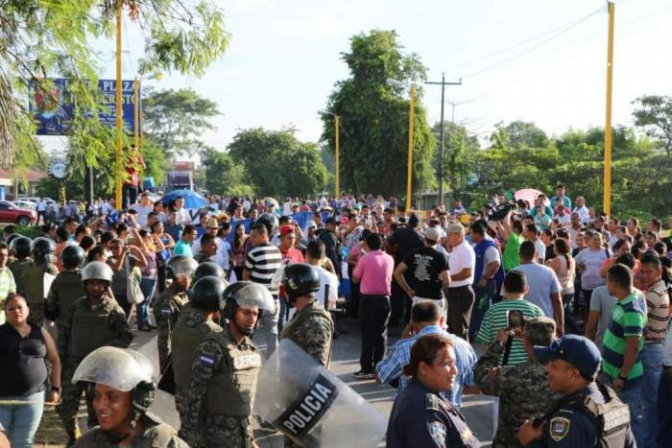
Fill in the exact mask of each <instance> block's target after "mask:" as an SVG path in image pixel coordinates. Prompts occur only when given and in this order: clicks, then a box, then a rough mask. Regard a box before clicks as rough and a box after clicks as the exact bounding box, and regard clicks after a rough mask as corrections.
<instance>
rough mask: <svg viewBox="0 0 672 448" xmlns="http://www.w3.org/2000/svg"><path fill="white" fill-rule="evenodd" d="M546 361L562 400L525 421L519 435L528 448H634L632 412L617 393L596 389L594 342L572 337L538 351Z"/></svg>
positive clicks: (597, 361) (597, 365) (597, 366)
mask: <svg viewBox="0 0 672 448" xmlns="http://www.w3.org/2000/svg"><path fill="white" fill-rule="evenodd" d="M535 356H536V358H538V359H548V360H549V361H550V362H549V363H548V367H547V368H546V370H547V372H548V382H549V385H550V388H551V390H553V391H554V392H557V393H561V394H563V396H562V397H561V398H560V400H558V402H557V404H556V405H555V406H553V407H552V408H551V409H550V410H549V411H548V412H546V414H544V415H543V416H542V417H535V418H532V416H530V418H529V419H528V420H525V422H524V423H523V426H522V427H521V428H520V431H518V440H519V441H520V443H521V445H522V446H524V447H532V448H541V447H557V448H564V447H567V448H570V447H571V448H589V447H590V448H593V447H596V446H603V447H614V448H621V447H625V448H633V447H636V446H637V445H636V443H635V439H634V437H633V435H632V431H631V430H630V410H629V408H628V405H627V404H624V403H623V402H621V400H619V399H618V396H616V392H614V391H613V389H611V388H609V387H607V386H603V385H599V386H598V385H597V384H596V383H595V378H596V377H597V373H598V371H599V369H600V363H601V361H602V357H601V356H600V351H599V349H598V348H597V346H596V345H595V343H593V341H591V340H590V339H587V338H584V337H583V336H577V335H574V334H570V335H566V336H563V337H561V338H559V339H556V340H555V341H553V342H552V343H551V345H549V346H548V347H538V348H535Z"/></svg>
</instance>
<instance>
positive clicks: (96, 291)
mask: <svg viewBox="0 0 672 448" xmlns="http://www.w3.org/2000/svg"><path fill="white" fill-rule="evenodd" d="M112 275H113V272H112V268H110V267H109V266H108V265H107V264H106V263H104V262H102V261H92V262H91V263H89V264H87V265H86V266H84V269H82V283H83V284H84V290H85V291H86V296H84V297H81V298H80V299H78V300H77V301H76V302H75V303H74V304H73V305H72V306H71V307H70V310H69V311H68V314H67V317H66V319H65V322H64V324H63V326H62V327H61V328H59V336H58V355H59V356H60V358H61V363H62V364H63V375H62V378H63V380H62V381H63V383H62V384H63V393H62V394H61V396H62V400H61V404H60V405H59V406H58V407H57V408H56V411H57V412H58V415H59V417H60V418H61V421H62V422H63V427H64V429H65V432H66V433H67V434H68V446H72V445H73V444H74V443H75V440H76V439H77V436H78V433H79V430H78V428H77V411H78V410H79V400H80V398H81V397H82V392H83V391H84V390H85V389H84V387H83V385H81V384H73V383H72V382H71V381H70V380H71V379H72V377H73V375H74V372H75V369H77V366H78V365H79V363H80V361H81V360H82V359H84V357H86V356H87V355H88V354H89V353H91V352H92V351H94V350H95V349H97V348H99V347H102V346H113V347H121V348H126V347H128V346H129V345H130V344H131V341H132V340H133V333H132V332H131V328H130V326H129V325H128V321H127V320H126V314H124V310H122V309H121V307H120V306H119V304H118V303H117V301H116V300H115V299H114V297H113V296H112V291H111V289H110V284H111V282H112ZM86 392H87V409H88V413H89V415H88V417H89V418H88V426H89V428H92V427H93V426H95V425H96V416H95V414H94V411H93V408H92V407H91V398H92V397H90V396H89V393H90V392H89V391H86Z"/></svg>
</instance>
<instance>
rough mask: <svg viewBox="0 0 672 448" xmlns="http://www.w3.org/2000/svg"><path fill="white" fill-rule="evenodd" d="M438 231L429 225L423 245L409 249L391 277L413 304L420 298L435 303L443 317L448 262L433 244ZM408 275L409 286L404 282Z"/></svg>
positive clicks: (444, 312) (444, 313) (448, 273)
mask: <svg viewBox="0 0 672 448" xmlns="http://www.w3.org/2000/svg"><path fill="white" fill-rule="evenodd" d="M439 239H441V233H440V231H439V229H438V228H437V227H430V228H428V229H427V231H426V232H425V238H424V244H425V245H424V246H423V247H421V248H419V249H415V250H413V251H412V252H410V253H409V254H408V255H407V256H406V258H404V261H402V262H401V263H399V265H397V267H396V268H395V270H394V279H395V280H396V281H397V283H398V284H399V285H400V286H401V288H402V289H403V290H404V291H406V294H407V295H408V297H411V300H412V301H413V305H415V304H416V303H419V302H423V301H427V300H430V301H433V302H436V303H437V304H438V305H439V314H440V316H441V317H443V318H444V319H445V318H446V314H447V312H448V306H447V305H446V298H445V296H444V295H443V288H444V287H447V286H448V285H450V272H449V271H448V262H447V261H446V258H445V257H444V256H443V254H441V253H440V252H439V251H438V250H436V247H437V244H438V243H439ZM404 274H407V275H408V279H409V281H410V283H411V284H412V285H413V288H411V287H410V286H409V284H408V283H407V282H406V277H405V276H404Z"/></svg>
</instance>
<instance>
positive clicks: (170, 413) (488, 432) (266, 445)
mask: <svg viewBox="0 0 672 448" xmlns="http://www.w3.org/2000/svg"><path fill="white" fill-rule="evenodd" d="M339 325H340V327H341V328H342V329H344V330H346V331H347V332H348V333H347V334H342V335H341V336H340V337H339V338H338V339H337V340H336V341H334V347H333V354H332V363H331V367H330V370H331V372H332V373H334V374H335V375H336V376H338V377H339V378H340V379H341V380H342V381H343V382H345V383H346V384H348V385H349V386H350V387H351V388H353V389H354V390H355V392H357V393H358V394H360V395H361V396H362V397H364V398H365V399H366V400H367V401H368V402H369V403H371V404H373V406H374V407H375V408H376V409H378V410H379V411H380V412H381V413H382V414H383V415H384V416H385V417H386V418H387V417H389V415H390V411H391V410H392V403H393V400H394V390H393V389H392V388H390V387H388V386H385V385H380V384H377V383H376V382H374V381H361V380H356V379H354V378H353V377H352V374H353V373H354V372H356V371H357V370H359V346H360V337H359V331H358V330H357V328H356V325H354V323H353V322H352V321H349V320H348V319H347V318H340V319H339ZM391 333H392V336H391V337H390V341H389V343H390V344H392V343H393V342H394V341H395V340H396V337H394V334H395V331H394V329H392V330H391ZM397 333H398V332H397ZM131 348H133V349H136V350H139V351H140V352H142V353H143V354H145V355H146V356H148V357H149V359H151V360H152V362H153V363H154V367H155V369H156V370H158V363H159V361H158V354H157V349H156V332H139V331H138V332H136V337H135V340H134V342H133V344H132V345H131ZM256 399H257V400H263V399H264V397H261V396H257V398H256ZM151 410H152V412H154V413H155V414H157V415H159V416H160V417H161V418H162V419H163V420H164V421H165V422H167V423H169V424H171V425H172V426H174V427H175V428H179V426H180V422H179V417H178V415H177V411H176V410H175V403H174V399H173V397H172V396H171V395H169V394H166V393H164V392H161V391H159V392H158V393H157V397H156V399H155V401H154V404H153V405H152V409H151ZM462 413H463V414H464V416H465V418H466V419H467V423H468V424H469V427H470V428H471V430H472V431H473V433H474V434H475V435H476V436H477V437H478V439H479V440H480V441H481V446H484V447H489V446H490V443H491V441H492V435H493V400H492V397H488V396H484V395H472V396H466V397H465V399H464V404H463V407H462ZM255 435H256V439H257V444H258V445H259V447H260V448H282V447H283V439H282V437H281V436H280V433H277V434H269V433H267V432H262V431H260V430H258V429H257V430H256V431H255ZM378 446H379V447H384V446H385V442H384V441H381V443H380V444H379V445H378ZM362 448H368V447H362Z"/></svg>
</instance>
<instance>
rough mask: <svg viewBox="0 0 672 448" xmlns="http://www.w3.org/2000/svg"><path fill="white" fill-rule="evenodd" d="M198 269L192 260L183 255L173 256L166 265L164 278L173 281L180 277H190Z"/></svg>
mask: <svg viewBox="0 0 672 448" xmlns="http://www.w3.org/2000/svg"><path fill="white" fill-rule="evenodd" d="M197 268H198V263H197V262H196V260H194V259H193V258H189V257H186V256H184V255H175V256H174V257H172V258H171V259H170V260H168V263H167V264H166V277H167V278H169V279H171V280H175V279H177V278H180V277H191V276H192V275H193V273H194V271H196V269H197Z"/></svg>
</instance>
